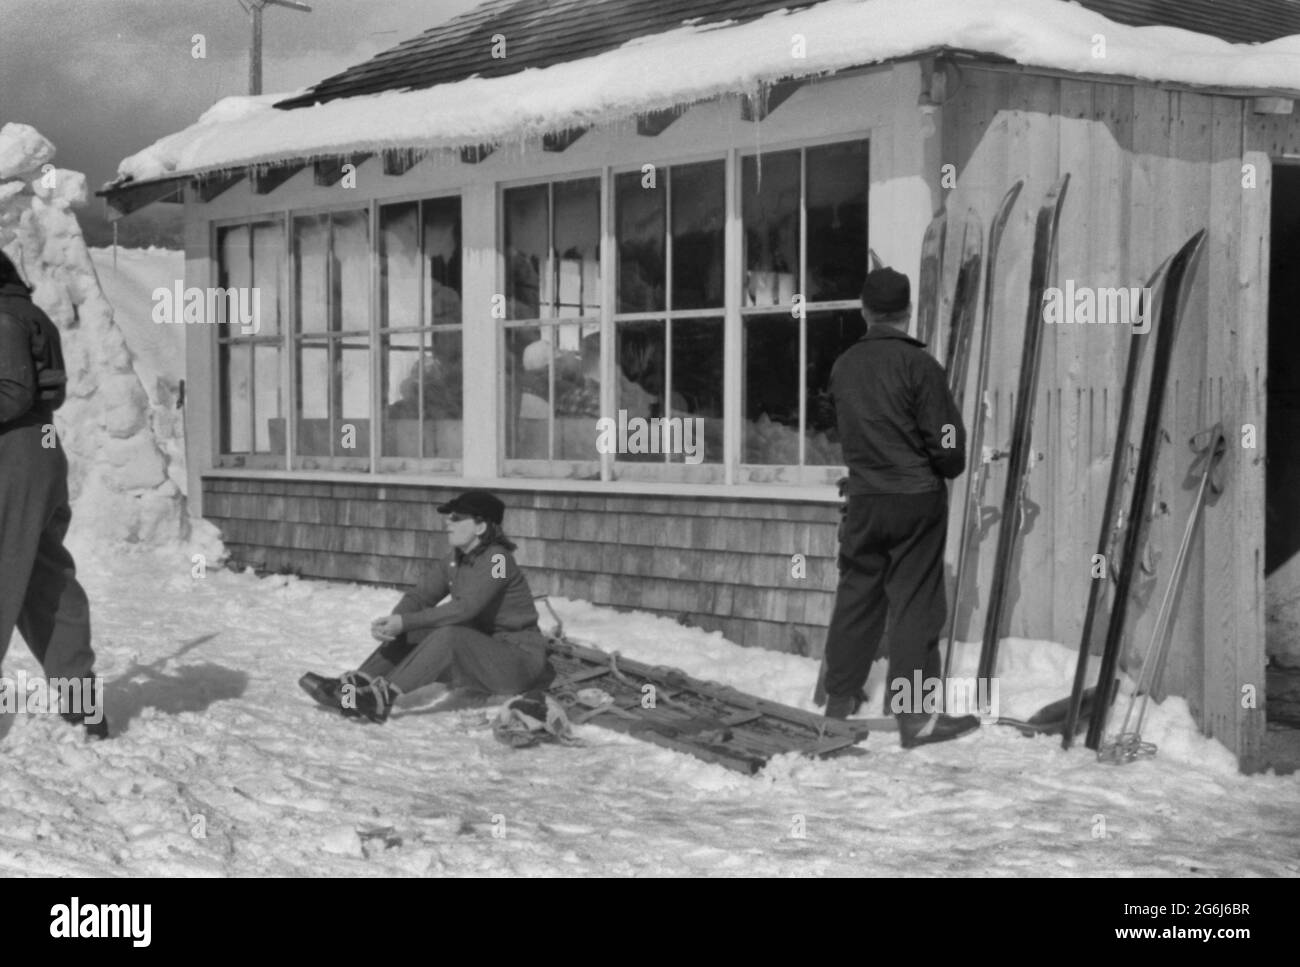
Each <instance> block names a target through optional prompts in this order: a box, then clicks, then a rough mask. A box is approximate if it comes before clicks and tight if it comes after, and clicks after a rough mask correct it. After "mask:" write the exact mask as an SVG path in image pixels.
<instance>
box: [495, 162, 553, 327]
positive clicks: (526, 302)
mask: <svg viewBox="0 0 1300 967" xmlns="http://www.w3.org/2000/svg"><path fill="white" fill-rule="evenodd" d="M503 205H504V208H505V213H504V214H505V246H506V259H505V261H506V303H507V313H508V317H509V318H511V319H540V318H542V317H544V316H549V315H550V303H551V291H550V288H549V286H548V285H547V284H546V282H547V277H548V275H549V274H550V241H549V239H550V214H549V213H550V192H549V189H548V187H547V186H546V185H533V186H530V187H528V188H512V189H510V190H508V191H506V192H504V194H503ZM543 307H545V311H544V309H543Z"/></svg>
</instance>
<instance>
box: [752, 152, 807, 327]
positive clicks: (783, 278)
mask: <svg viewBox="0 0 1300 967" xmlns="http://www.w3.org/2000/svg"><path fill="white" fill-rule="evenodd" d="M742 195H743V220H744V233H745V277H744V285H745V297H744V300H743V304H744V305H747V306H772V305H789V304H790V303H791V301H792V300H793V298H794V293H795V288H796V286H797V285H798V277H799V152H798V151H782V152H778V153H775V154H765V155H762V156H761V157H746V158H745V159H744V162H743V164H742Z"/></svg>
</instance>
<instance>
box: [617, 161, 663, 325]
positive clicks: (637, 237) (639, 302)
mask: <svg viewBox="0 0 1300 967" xmlns="http://www.w3.org/2000/svg"><path fill="white" fill-rule="evenodd" d="M614 191H615V197H614V212H615V223H616V234H617V239H618V311H619V312H655V311H659V310H662V309H664V308H666V306H665V303H664V274H665V273H664V235H665V231H666V228H665V222H664V219H665V209H666V206H665V205H664V197H665V195H664V189H663V188H662V187H661V186H660V185H659V182H658V180H657V179H656V181H655V184H654V185H653V186H652V187H646V182H645V176H644V175H642V174H641V172H640V171H629V172H626V173H624V174H620V175H618V176H616V177H615V179H614Z"/></svg>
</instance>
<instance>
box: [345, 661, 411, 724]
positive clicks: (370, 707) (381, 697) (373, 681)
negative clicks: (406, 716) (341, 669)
mask: <svg viewBox="0 0 1300 967" xmlns="http://www.w3.org/2000/svg"><path fill="white" fill-rule="evenodd" d="M400 694H401V692H399V691H398V690H397V689H396V688H394V687H393V686H392V685H389V684H388V682H387V681H386V680H385V679H383V678H371V677H370V676H369V675H365V674H362V673H361V672H348V673H347V674H345V675H344V676H343V678H342V681H341V685H340V687H339V704H338V706H337V707H338V708H339V709H341V710H342V712H343V714H344V715H347V716H349V717H356V718H362V717H364V718H367V719H369V720H370V721H371V722H375V723H377V724H380V725H382V724H383V723H385V722H387V721H388V715H389V713H390V712H392V710H393V703H394V702H395V701H397V697H398V696H399V695H400Z"/></svg>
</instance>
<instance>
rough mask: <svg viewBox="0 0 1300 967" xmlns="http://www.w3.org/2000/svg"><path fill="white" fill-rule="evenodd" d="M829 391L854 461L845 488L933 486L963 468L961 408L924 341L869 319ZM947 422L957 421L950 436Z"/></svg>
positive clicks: (889, 490)
mask: <svg viewBox="0 0 1300 967" xmlns="http://www.w3.org/2000/svg"><path fill="white" fill-rule="evenodd" d="M830 394H831V399H832V401H833V403H834V404H835V412H836V419H837V420H838V423H839V430H840V441H841V443H842V444H843V447H844V462H845V463H846V464H848V468H849V480H848V483H847V484H846V485H845V488H844V492H845V493H846V494H847V495H849V496H855V495H860V494H917V493H930V492H933V491H935V490H940V489H942V488H943V481H944V479H945V478H952V477H956V476H958V475H959V474H960V473H961V472H962V470H963V469H965V466H966V428H965V426H963V425H962V421H961V409H960V408H959V407H958V405H957V404H956V403H955V402H954V401H953V398H952V394H951V393H950V392H948V379H947V376H946V375H945V374H944V371H943V367H942V366H940V365H939V363H938V362H937V361H936V360H935V359H934V357H933V356H931V355H930V354H929V353H927V352H926V351H925V343H923V342H920V341H919V340H916V339H913V338H912V337H911V336H908V335H907V334H906V333H904V332H903V331H901V330H899V329H896V328H894V327H892V326H884V325H876V326H872V327H871V328H870V329H868V330H867V334H866V335H865V336H863V337H862V338H861V339H859V340H858V341H857V342H856V343H854V344H853V345H852V346H850V347H849V348H848V349H847V350H845V352H844V354H843V355H841V356H840V358H839V359H837V360H836V361H835V366H834V367H833V368H832V369H831V379H830ZM945 427H951V428H952V432H951V433H950V434H948V436H949V439H948V440H947V441H945ZM945 442H948V443H950V444H951V445H950V446H947V447H945V446H944V443H945Z"/></svg>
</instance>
